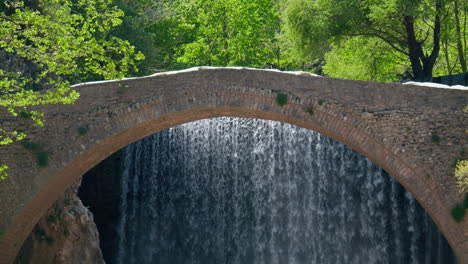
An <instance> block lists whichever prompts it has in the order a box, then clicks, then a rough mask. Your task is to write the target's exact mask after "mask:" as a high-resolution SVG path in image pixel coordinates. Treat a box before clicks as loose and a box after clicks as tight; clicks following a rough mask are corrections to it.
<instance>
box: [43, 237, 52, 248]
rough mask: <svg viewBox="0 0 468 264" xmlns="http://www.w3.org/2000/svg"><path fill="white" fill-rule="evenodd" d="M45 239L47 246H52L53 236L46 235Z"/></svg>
mask: <svg viewBox="0 0 468 264" xmlns="http://www.w3.org/2000/svg"><path fill="white" fill-rule="evenodd" d="M45 241H46V243H47V245H49V246H52V244H54V238H53V237H50V236H46V237H45Z"/></svg>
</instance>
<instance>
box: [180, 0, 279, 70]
mask: <svg viewBox="0 0 468 264" xmlns="http://www.w3.org/2000/svg"><path fill="white" fill-rule="evenodd" d="M176 13H177V16H178V18H179V21H181V24H180V25H179V27H180V28H184V29H186V31H185V32H187V30H190V32H192V33H191V34H190V36H188V37H186V38H185V39H186V40H190V42H187V43H185V44H183V45H182V46H181V47H180V48H178V49H177V50H176V51H175V53H176V54H175V57H176V60H177V61H178V62H180V63H184V64H186V65H187V66H189V65H190V66H192V65H213V66H230V65H236V66H254V67H264V66H265V65H266V64H268V63H270V62H271V58H272V57H274V42H275V41H276V40H275V34H276V32H277V30H278V29H279V18H278V14H277V11H276V8H275V5H274V2H273V1H272V0H211V1H204V0H193V1H182V3H181V4H180V5H179V6H178V7H177V11H176Z"/></svg>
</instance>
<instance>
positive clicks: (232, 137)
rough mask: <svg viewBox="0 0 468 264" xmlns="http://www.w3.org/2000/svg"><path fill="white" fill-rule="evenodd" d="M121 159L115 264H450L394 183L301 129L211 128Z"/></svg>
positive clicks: (169, 135)
mask: <svg viewBox="0 0 468 264" xmlns="http://www.w3.org/2000/svg"><path fill="white" fill-rule="evenodd" d="M123 153H124V156H123V157H124V158H123V164H122V166H123V167H122V168H123V177H122V188H123V194H122V201H121V211H122V217H121V219H120V226H119V234H120V238H119V250H118V254H117V256H116V259H115V262H116V263H125V264H127V263H128V264H131V263H171V264H173V263H191V264H192V263H193V264H195V263H200V264H209V263H233V264H237V263H239V264H240V263H242V264H247V263H265V264H283V263H291V264H293V263H298V264H303V263H359V264H361V263H444V264H445V263H454V259H453V256H452V255H451V252H450V249H449V247H448V245H447V242H446V241H445V239H444V238H443V237H442V235H441V234H440V233H439V232H438V230H437V228H436V227H435V225H434V224H433V223H432V220H431V219H430V218H429V217H428V216H427V215H426V214H425V213H424V211H423V209H421V207H420V206H419V205H418V203H417V201H416V200H415V199H414V198H413V197H412V196H411V195H410V194H409V193H407V192H406V191H405V190H404V189H403V188H402V187H401V186H400V185H399V184H398V183H397V182H396V181H394V180H393V179H392V178H391V177H390V176H389V175H388V174H387V173H385V172H384V171H382V169H380V168H379V167H377V166H376V165H375V164H373V163H372V162H371V161H370V160H368V159H366V158H364V157H362V156H361V155H360V154H358V153H356V152H354V151H353V150H351V149H350V148H348V147H347V146H345V145H343V144H340V143H338V142H336V141H334V140H332V139H330V138H327V137H325V136H322V135H320V134H318V133H315V132H312V131H309V130H306V129H303V128H298V127H295V126H291V125H288V124H284V123H279V122H273V121H266V120H256V119H241V118H216V119H207V120H200V121H197V122H192V123H188V124H184V125H181V126H177V127H174V128H170V129H167V130H165V131H162V132H160V133H157V134H154V135H152V136H149V137H147V138H145V139H143V140H141V141H139V142H136V143H134V144H132V145H130V146H128V147H126V148H125V149H124V150H123Z"/></svg>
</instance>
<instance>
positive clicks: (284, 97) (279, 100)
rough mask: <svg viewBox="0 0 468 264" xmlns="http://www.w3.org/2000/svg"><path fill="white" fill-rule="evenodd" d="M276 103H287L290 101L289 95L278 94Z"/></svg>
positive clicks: (281, 104)
mask: <svg viewBox="0 0 468 264" xmlns="http://www.w3.org/2000/svg"><path fill="white" fill-rule="evenodd" d="M276 103H278V105H280V106H283V105H285V104H287V103H288V95H287V94H282V93H280V94H277V95H276Z"/></svg>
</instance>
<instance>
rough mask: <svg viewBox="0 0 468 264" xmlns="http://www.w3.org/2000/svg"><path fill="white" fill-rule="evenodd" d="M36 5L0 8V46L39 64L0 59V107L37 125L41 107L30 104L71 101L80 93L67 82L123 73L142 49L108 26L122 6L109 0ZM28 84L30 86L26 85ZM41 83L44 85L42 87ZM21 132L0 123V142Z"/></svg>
mask: <svg viewBox="0 0 468 264" xmlns="http://www.w3.org/2000/svg"><path fill="white" fill-rule="evenodd" d="M39 3H40V4H39V8H35V9H32V8H29V7H28V6H27V5H25V4H24V3H23V2H22V1H15V0H12V1H5V3H4V7H5V8H6V9H7V10H8V12H6V11H5V10H2V12H0V49H3V50H4V51H6V52H8V53H10V54H14V55H15V56H17V57H18V58H22V59H23V60H25V61H27V62H28V63H30V64H33V65H35V66H37V67H38V69H39V72H37V73H35V75H34V76H33V77H31V76H28V77H26V76H24V75H23V74H22V73H21V72H14V71H11V70H10V69H8V68H6V67H2V66H3V65H0V107H3V108H6V109H7V110H8V111H9V112H10V113H11V114H12V115H13V116H16V115H17V113H18V112H28V113H29V117H30V119H32V120H33V121H34V123H35V124H36V125H39V126H41V125H43V123H42V121H41V116H42V113H40V112H36V111H31V110H29V109H28V107H30V106H36V105H45V104H71V103H73V102H74V101H75V100H77V99H78V97H79V94H78V93H77V92H76V91H74V90H73V89H71V88H70V82H76V81H80V80H83V79H86V76H98V78H99V76H100V77H101V78H105V79H117V78H122V77H123V76H124V74H125V73H126V72H128V71H136V70H137V69H136V66H135V61H138V60H142V59H144V56H143V54H141V53H139V52H137V51H136V50H135V48H134V47H133V46H132V45H130V43H129V42H128V41H126V40H122V39H119V38H116V37H113V36H111V35H110V34H109V32H110V30H111V29H112V28H114V27H116V26H118V25H119V24H121V23H122V16H123V15H124V14H123V12H122V11H121V10H119V9H118V8H116V7H113V6H111V3H112V1H110V0H80V1H70V0H42V1H39ZM31 87H32V88H33V89H31ZM44 89H46V90H44ZM22 138H24V133H19V132H16V131H6V130H5V129H4V128H0V144H2V145H5V144H9V143H12V142H14V141H16V140H21V139H22Z"/></svg>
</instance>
